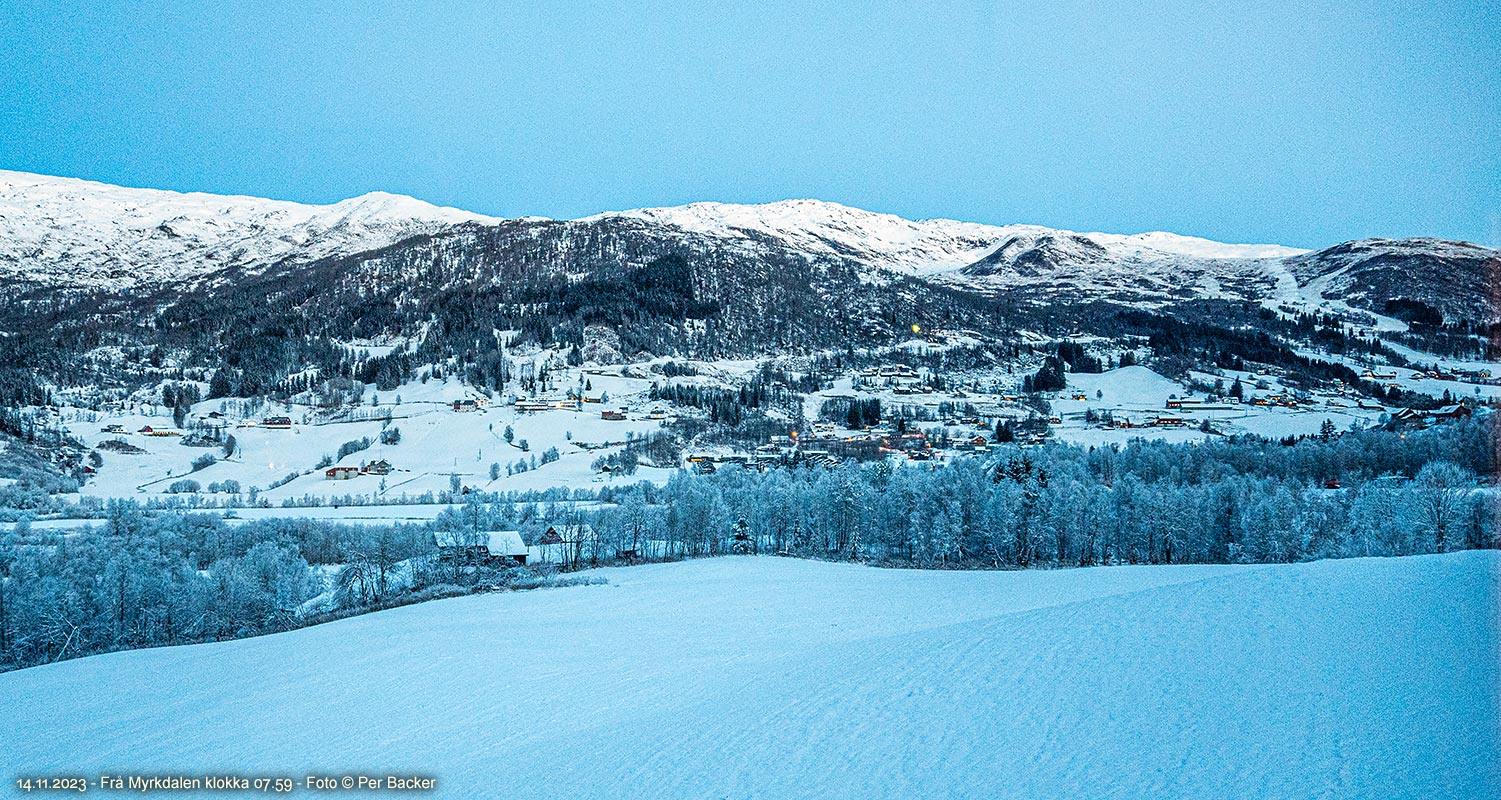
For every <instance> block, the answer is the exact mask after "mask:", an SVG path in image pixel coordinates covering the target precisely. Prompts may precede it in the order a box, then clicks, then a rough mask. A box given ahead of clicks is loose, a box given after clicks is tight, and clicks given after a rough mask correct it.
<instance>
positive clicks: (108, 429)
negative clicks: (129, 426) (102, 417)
mask: <svg viewBox="0 0 1501 800" xmlns="http://www.w3.org/2000/svg"><path fill="white" fill-rule="evenodd" d="M100 430H101V431H102V432H103V433H129V431H127V430H125V426H124V425H121V424H120V423H118V422H117V423H115V424H113V425H105V426H104V427H103V428H101V429H100Z"/></svg>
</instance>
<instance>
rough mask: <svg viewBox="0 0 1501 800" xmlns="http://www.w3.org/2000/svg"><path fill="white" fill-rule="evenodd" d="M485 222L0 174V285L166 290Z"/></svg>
mask: <svg viewBox="0 0 1501 800" xmlns="http://www.w3.org/2000/svg"><path fill="white" fill-rule="evenodd" d="M491 221H494V220H492V219H491V218H488V217H483V216H480V215H478V214H471V213H469V212H466V211H459V210H457V209H452V208H440V207H438V206H433V205H429V204H428V203H424V202H422V201H420V200H414V199H412V198H410V197H403V196H400V195H393V194H386V193H384V192H372V193H370V194H365V195H361V196H359V197H354V198H351V199H348V200H344V201H341V202H338V203H334V204H332V205H326V206H319V205H305V204H302V203H291V202H285V201H279V200H263V199H260V198H255V197H233V196H224V195H213V194H202V193H198V192H193V193H187V194H184V193H179V192H167V191H158V190H155V189H127V188H122V187H118V186H111V185H108V184H103V183H95V182H93V181H83V180H76V179H72V178H53V177H47V176H43V175H32V174H29V173H24V172H10V171H4V170H0V280H8V279H13V278H26V279H29V280H33V281H37V282H41V283H44V284H52V285H63V286H95V287H119V286H129V285H134V284H136V283H142V282H145V283H160V282H173V281H181V280H189V279H195V278H199V277H202V276H204V275H207V274H210V273H213V272H217V271H219V270H222V269H226V268H230V267H240V268H242V269H245V270H249V271H254V270H257V269H260V268H264V267H266V266H269V265H270V264H272V263H275V262H277V261H279V260H281V259H286V258H290V259H294V260H298V261H311V260H313V259H316V258H320V257H323V256H327V255H331V254H335V253H349V252H359V251H362V250H368V249H371V248H375V247H380V246H383V245H386V244H390V243H392V242H395V241H397V240H400V239H402V238H404V237H407V236H411V235H413V234H417V233H424V232H431V231H434V230H438V229H441V228H444V227H446V226H450V225H455V224H458V223H463V222H491Z"/></svg>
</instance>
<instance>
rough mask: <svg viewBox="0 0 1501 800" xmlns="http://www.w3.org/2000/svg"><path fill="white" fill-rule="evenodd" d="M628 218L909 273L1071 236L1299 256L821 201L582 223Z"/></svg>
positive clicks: (1126, 249)
mask: <svg viewBox="0 0 1501 800" xmlns="http://www.w3.org/2000/svg"><path fill="white" fill-rule="evenodd" d="M610 217H626V218H634V219H641V220H647V221H650V222H656V223H660V224H664V225H673V226H676V227H678V228H682V229H683V230H686V231H691V232H694V233H702V234H708V235H712V236H718V237H723V238H730V239H737V238H741V239H763V238H764V239H772V240H779V241H781V242H784V243H786V244H788V245H790V246H791V247H793V248H794V249H797V250H801V251H803V252H807V253H812V254H817V255H821V256H828V257H835V258H843V259H854V260H856V261H860V262H863V263H865V264H868V265H871V266H876V267H881V268H885V269H891V270H895V271H898V272H904V273H908V274H916V275H922V274H928V273H933V272H945V271H950V270H956V269H959V268H960V267H964V266H966V265H968V264H971V263H973V262H975V261H978V260H981V259H983V258H985V257H987V256H994V255H995V253H996V252H997V251H1002V250H1006V249H1008V248H1010V249H1011V250H1013V251H1020V250H1025V249H1027V248H1026V246H1025V245H1023V244H1022V243H1031V242H1036V241H1037V240H1039V239H1045V238H1049V239H1071V240H1077V241H1082V242H1083V243H1084V245H1085V247H1091V246H1092V247H1093V248H1095V249H1098V250H1100V252H1101V254H1105V255H1107V257H1108V258H1110V259H1112V260H1117V261H1124V260H1132V259H1150V258H1163V257H1167V256H1187V257H1192V258H1216V259H1238V258H1281V257H1286V256H1291V255H1297V254H1299V253H1303V252H1305V251H1303V250H1297V249H1295V248H1290V247H1282V246H1280V245H1240V244H1221V243H1219V242H1211V241H1209V240H1207V239H1198V238H1194V237H1191V236H1179V235H1177V234H1173V233H1163V232H1153V233H1142V234H1134V235H1121V234H1107V233H1084V234H1076V233H1074V232H1072V231H1058V230H1053V229H1050V228H1044V227H1041V226H1038V225H1006V226H996V225H983V224H980V223H975V222H959V221H956V220H950V219H928V220H920V221H913V220H908V219H903V218H901V217H898V216H895V215H892V214H878V213H875V212H871V211H862V210H860V209H858V208H850V207H848V206H843V205H840V204H838V203H827V202H822V201H818V200H784V201H781V202H776V203H764V204H759V205H737V204H733V203H690V204H688V205H685V206H677V207H672V208H643V209H636V210H634V211H622V212H613V213H609V214H600V215H597V216H595V217H588V218H585V219H586V220H592V219H607V218H610Z"/></svg>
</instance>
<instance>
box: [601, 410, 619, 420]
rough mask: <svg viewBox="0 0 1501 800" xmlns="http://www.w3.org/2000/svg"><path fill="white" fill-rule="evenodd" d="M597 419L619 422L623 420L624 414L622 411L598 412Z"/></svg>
mask: <svg viewBox="0 0 1501 800" xmlns="http://www.w3.org/2000/svg"><path fill="white" fill-rule="evenodd" d="M599 418H600V419H608V420H613V421H615V422H620V421H621V420H624V419H625V412H624V411H601V412H599Z"/></svg>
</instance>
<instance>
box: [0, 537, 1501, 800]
mask: <svg viewBox="0 0 1501 800" xmlns="http://www.w3.org/2000/svg"><path fill="white" fill-rule="evenodd" d="M1498 569H1501V562H1498V561H1497V558H1496V554H1495V553H1494V552H1467V553H1458V554H1451V555H1446V556H1420V557H1412V558H1401V559H1354V560H1345V561H1324V562H1318V563H1312V564H1298V565H1280V566H1266V567H1237V566H1172V567H1117V568H1099V569H1090V570H1063V571H1040V572H947V571H940V572H924V571H911V570H895V571H892V570H876V569H871V568H867V567H860V566H853V565H840V564H829V563H820V562H805V561H797V560H789V559H772V558H730V559H715V560H710V561H696V562H687V563H679V564H663V565H651V566H643V567H633V568H626V569H609V570H603V571H601V573H599V574H603V575H605V576H606V577H608V578H609V581H610V583H609V585H605V586H589V587H579V588H571V589H559V590H544V591H536V592H527V593H512V594H499V595H482V596H476V597H468V598H461V599H454V600H445V601H440V602H434V603H428V604H424V605H420V606H413V607H408V608H404V609H398V610H394V611H389V612H385V613H381V614H376V615H370V616H365V617H360V618H357V619H351V620H345V621H342V622H337V623H332V624H329V625H323V626H319V627H316V628H312V629H307V630H302V631H296V632H292V633H286V634H278V635H274V636H266V637H260V638H255V639H249V640H244V641H238V642H229V643H220V644H206V645H198V646H191V647H171V648H161V649H155V650H146V651H138V652H131V653H120V654H113V655H105V656H96V657H90V658H86V659H81V660H76V661H71V662H67V663H62V664H55V665H50V666H44V667H38V668H34V669H28V670H22V671H19V672H14V673H9V674H4V675H0V700H3V701H4V702H5V705H7V706H9V707H15V706H17V705H18V704H19V705H20V706H21V707H24V708H26V709H28V711H29V713H25V714H14V715H6V716H5V717H3V718H0V741H4V742H6V743H7V744H6V748H7V761H8V762H9V763H12V764H23V765H25V766H26V767H27V769H29V770H33V771H37V772H41V773H55V772H67V773H69V774H72V773H80V774H85V775H89V776H94V775H97V774H103V773H110V772H111V771H113V770H119V769H121V768H122V765H128V767H129V769H131V770H135V771H141V772H169V773H171V774H188V775H193V774H211V773H212V772H213V771H215V770H227V769H232V770H233V771H235V772H236V773H239V774H253V775H282V774H286V775H292V776H294V777H297V778H299V779H300V778H302V777H303V776H305V775H336V776H338V775H343V774H359V773H366V774H376V775H402V776H411V775H425V776H431V777H434V778H436V779H437V780H438V796H441V797H473V796H477V795H480V794H490V793H495V794H503V795H514V796H525V797H584V796H587V797H640V796H642V795H643V794H645V795H650V796H664V797H669V796H670V797H686V796H716V797H717V796H732V797H783V798H794V797H852V798H853V797H860V798H870V797H912V796H946V797H994V796H995V794H996V792H997V791H998V787H1005V791H1007V792H1014V793H1016V794H1018V795H1020V796H1026V797H1037V798H1054V797H1056V798H1072V797H1112V796H1121V797H1144V796H1174V797H1205V798H1208V797H1271V796H1276V797H1315V796H1317V797H1332V798H1358V797H1426V798H1471V797H1486V796H1493V795H1495V794H1496V793H1497V792H1498V791H1501V771H1498V768H1497V764H1496V761H1495V759H1494V758H1493V754H1494V751H1495V749H1496V747H1497V745H1498V744H1501V729H1498V727H1497V720H1498V719H1501V713H1498V712H1501V708H1498V705H1497V698H1498V697H1501V670H1498V667H1497V663H1498V662H1497V660H1496V659H1495V658H1490V657H1484V656H1485V654H1494V653H1496V652H1497V651H1498V648H1501V640H1498V638H1497V631H1498V630H1501V619H1498V617H1497V609H1498V607H1501V606H1498V603H1497V601H1498V596H1501V595H1498V584H1497V575H1498V574H1501V573H1498ZM164 674H170V675H171V676H172V680H170V681H162V680H161V676H162V675H164ZM747 726H750V727H747ZM1123 765H1129V767H1128V768H1123Z"/></svg>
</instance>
